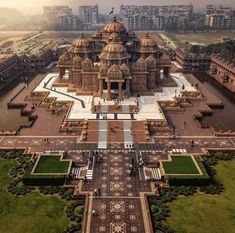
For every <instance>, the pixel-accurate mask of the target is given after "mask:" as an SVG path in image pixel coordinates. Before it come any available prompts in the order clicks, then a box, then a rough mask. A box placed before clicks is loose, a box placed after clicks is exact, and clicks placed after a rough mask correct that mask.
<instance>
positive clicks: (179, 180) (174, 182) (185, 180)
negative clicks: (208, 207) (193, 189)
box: [168, 176, 213, 186]
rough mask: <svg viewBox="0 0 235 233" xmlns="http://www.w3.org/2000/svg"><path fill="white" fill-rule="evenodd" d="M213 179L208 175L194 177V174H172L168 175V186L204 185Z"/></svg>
mask: <svg viewBox="0 0 235 233" xmlns="http://www.w3.org/2000/svg"><path fill="white" fill-rule="evenodd" d="M212 181H213V179H212V178H210V177H209V176H205V177H195V176H172V177H168V182H169V185H170V186H206V185H210V184H211V182H212Z"/></svg>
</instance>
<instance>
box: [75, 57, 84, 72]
mask: <svg viewBox="0 0 235 233" xmlns="http://www.w3.org/2000/svg"><path fill="white" fill-rule="evenodd" d="M73 67H74V68H76V69H81V68H82V59H81V58H80V57H79V56H76V57H75V58H74V59H73Z"/></svg>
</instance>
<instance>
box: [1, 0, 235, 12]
mask: <svg viewBox="0 0 235 233" xmlns="http://www.w3.org/2000/svg"><path fill="white" fill-rule="evenodd" d="M191 2H192V1H191V0H174V1H172V0H159V1H156V0H145V1H140V0H137V1H134V0H128V1H123V0H117V1H116V2H115V4H114V3H113V2H110V1H108V0H102V1H101V0H86V1H85V0H78V1H77V0H68V1H64V0H39V1H37V2H36V3H35V2H32V1H30V0H24V1H23V0H12V1H10V2H9V1H7V0H2V1H1V4H0V7H8V8H16V9H18V10H19V11H21V12H22V13H25V14H41V13H42V10H43V9H42V7H43V6H45V5H68V6H71V7H72V8H73V9H74V10H75V11H76V10H77V7H78V6H81V5H92V4H98V5H99V8H100V12H101V13H107V12H108V11H109V10H110V9H111V8H112V7H115V10H116V11H119V7H120V5H121V4H124V5H131V4H135V5H167V4H168V5H171V4H172V5H173V4H190V3H191ZM207 4H223V5H225V6H231V7H235V2H234V1H233V0H224V1H221V0H215V1H212V0H205V1H203V2H202V1H200V2H197V3H193V6H194V8H195V10H198V11H201V10H205V6H206V5H207Z"/></svg>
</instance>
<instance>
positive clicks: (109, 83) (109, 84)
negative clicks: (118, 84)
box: [107, 82, 111, 100]
mask: <svg viewBox="0 0 235 233" xmlns="http://www.w3.org/2000/svg"><path fill="white" fill-rule="evenodd" d="M107 86H108V91H107V99H108V100H111V82H107Z"/></svg>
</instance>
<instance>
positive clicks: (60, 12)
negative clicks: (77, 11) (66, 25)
mask: <svg viewBox="0 0 235 233" xmlns="http://www.w3.org/2000/svg"><path fill="white" fill-rule="evenodd" d="M43 14H44V16H45V17H46V19H47V21H48V23H50V24H53V25H55V24H60V18H61V17H62V16H68V15H72V9H71V8H70V7H68V6H44V7H43Z"/></svg>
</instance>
